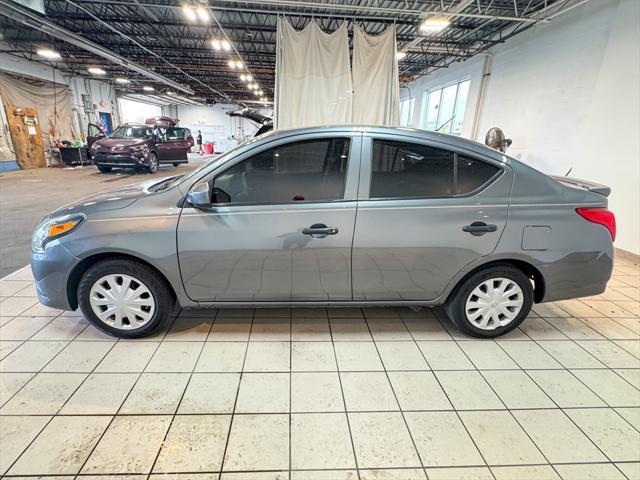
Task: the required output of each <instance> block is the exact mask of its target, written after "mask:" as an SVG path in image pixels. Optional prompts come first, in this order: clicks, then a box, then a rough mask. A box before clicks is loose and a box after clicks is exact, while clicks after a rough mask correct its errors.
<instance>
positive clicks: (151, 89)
mask: <svg viewBox="0 0 640 480" xmlns="http://www.w3.org/2000/svg"><path fill="white" fill-rule="evenodd" d="M142 89H143V90H144V91H145V92H153V91H154V90H155V88H153V87H152V86H150V85H145V86H144V87H142Z"/></svg>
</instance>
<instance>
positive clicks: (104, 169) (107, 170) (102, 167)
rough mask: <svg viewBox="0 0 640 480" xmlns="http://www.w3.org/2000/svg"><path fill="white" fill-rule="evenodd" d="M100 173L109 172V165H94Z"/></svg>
mask: <svg viewBox="0 0 640 480" xmlns="http://www.w3.org/2000/svg"><path fill="white" fill-rule="evenodd" d="M96 167H98V170H99V171H100V173H109V172H110V171H111V167H104V166H102V165H96Z"/></svg>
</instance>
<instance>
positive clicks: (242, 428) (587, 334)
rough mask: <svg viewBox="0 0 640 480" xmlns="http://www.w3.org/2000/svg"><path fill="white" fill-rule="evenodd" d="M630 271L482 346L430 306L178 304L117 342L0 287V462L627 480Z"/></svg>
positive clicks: (537, 310)
mask: <svg viewBox="0 0 640 480" xmlns="http://www.w3.org/2000/svg"><path fill="white" fill-rule="evenodd" d="M639 290H640V265H638V264H637V263H634V261H633V260H632V259H630V258H629V257H619V258H618V259H617V261H616V268H615V275H614V277H613V279H612V281H611V283H610V288H609V289H608V290H607V292H606V293H605V294H603V295H600V296H598V297H592V298H588V299H583V300H572V301H563V302H557V303H555V304H544V305H538V306H535V307H534V312H532V314H531V316H530V318H529V319H527V320H526V321H525V322H524V323H523V324H522V326H521V328H520V329H518V330H517V331H515V332H513V333H511V334H509V335H508V336H506V337H503V338H501V339H499V340H498V341H480V340H473V339H470V338H467V337H463V336H461V335H460V334H458V333H456V332H455V331H454V329H453V327H452V326H451V324H450V323H449V322H448V321H447V320H445V319H444V317H443V315H442V313H441V312H440V311H439V310H431V309H425V310H421V311H419V312H413V311H411V310H408V309H335V310H326V309H301V310H294V311H289V310H283V309H270V310H256V311H253V310H224V311H223V310H219V311H217V312H216V311H190V312H185V313H183V315H182V316H183V317H184V318H179V319H177V320H176V321H175V322H174V324H173V326H172V327H171V329H170V330H169V331H168V332H161V333H160V334H158V335H157V336H155V337H154V338H147V339H144V340H140V341H122V340H120V341H116V339H113V338H110V337H107V336H104V335H102V334H101V333H99V332H98V331H97V330H95V329H94V328H93V327H91V326H88V325H87V323H86V321H85V320H84V319H83V317H82V316H81V315H80V314H79V313H77V312H60V311H55V310H51V309H48V308H45V307H43V306H41V305H39V304H38V303H37V301H36V299H35V297H34V290H33V283H32V279H31V277H30V273H29V270H28V269H23V270H21V271H18V272H17V273H15V274H13V275H12V276H10V277H9V278H6V279H4V280H1V281H0V295H1V297H0V300H1V301H0V315H1V317H0V319H1V321H0V325H1V326H0V340H1V341H0V347H1V350H0V359H1V360H0V380H1V381H0V387H1V388H0V434H1V439H0V442H1V444H0V474H5V475H6V476H7V478H9V477H11V478H24V477H29V476H33V477H37V476H44V477H45V478H82V479H90V478H91V479H114V480H115V479H119V480H124V479H142V478H145V479H146V478H149V479H161V478H162V479H178V478H180V479H194V480H204V479H219V480H252V479H253V480H270V479H287V478H288V479H291V480H315V479H317V480H320V479H324V480H342V479H361V480H369V479H378V480H382V479H398V480H411V479H423V480H424V479H426V478H429V479H434V480H438V479H440V480H442V479H445V480H453V479H461V478H468V479H474V480H481V479H485V478H486V479H496V480H502V479H516V478H517V479H525V480H526V479H532V480H533V479H535V480H544V479H560V478H562V479H565V480H570V479H598V480H607V479H625V478H627V479H639V478H640V318H639V315H640V292H639Z"/></svg>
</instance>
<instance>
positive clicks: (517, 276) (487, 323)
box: [445, 265, 533, 338]
mask: <svg viewBox="0 0 640 480" xmlns="http://www.w3.org/2000/svg"><path fill="white" fill-rule="evenodd" d="M532 305H533V286H532V284H531V280H529V278H527V276H526V275H525V274H524V273H522V272H521V271H520V270H518V269H517V268H514V267H511V266H509V265H497V266H494V267H489V268H487V269H485V270H481V271H479V272H477V273H475V274H473V275H471V276H470V277H469V278H467V279H466V280H464V281H463V282H462V284H460V285H459V286H458V287H457V288H456V290H455V292H454V294H453V295H452V297H451V298H450V299H449V302H448V303H447V305H446V307H445V308H446V311H447V315H448V316H449V318H450V319H451V321H452V322H453V323H454V324H455V325H456V327H458V329H460V331H462V332H463V333H466V334H468V335H471V336H473V337H483V338H493V337H499V336H500V335H504V334H505V333H508V332H510V331H511V330H513V329H515V328H516V327H517V326H518V325H520V324H521V323H522V321H523V320H524V319H525V318H526V317H527V315H528V314H529V312H530V311H531V306H532Z"/></svg>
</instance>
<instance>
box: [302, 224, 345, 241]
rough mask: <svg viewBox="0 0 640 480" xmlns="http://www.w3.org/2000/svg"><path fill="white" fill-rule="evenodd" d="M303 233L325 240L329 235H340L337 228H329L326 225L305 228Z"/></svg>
mask: <svg viewBox="0 0 640 480" xmlns="http://www.w3.org/2000/svg"><path fill="white" fill-rule="evenodd" d="M302 233H303V234H305V235H311V236H312V237H313V238H324V237H326V236H327V235H335V234H336V233H338V229H337V227H327V226H326V225H325V224H324V223H314V224H313V225H311V226H310V227H309V228H304V229H303V230H302Z"/></svg>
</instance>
